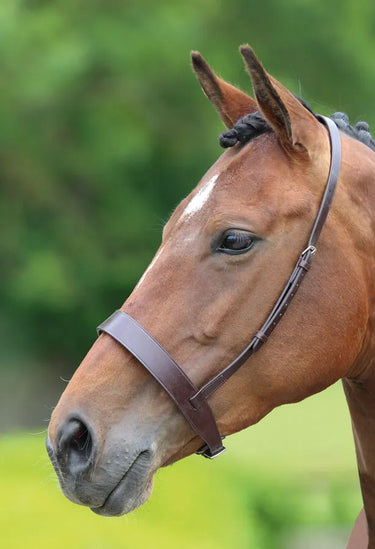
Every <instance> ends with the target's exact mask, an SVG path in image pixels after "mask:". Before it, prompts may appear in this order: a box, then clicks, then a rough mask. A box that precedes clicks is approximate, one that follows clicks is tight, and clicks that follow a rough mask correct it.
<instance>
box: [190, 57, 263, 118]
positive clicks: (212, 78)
mask: <svg viewBox="0 0 375 549" xmlns="http://www.w3.org/2000/svg"><path fill="white" fill-rule="evenodd" d="M191 60H192V64H193V70H194V72H195V74H196V75H197V78H198V80H199V83H200V85H201V86H202V89H203V91H204V93H205V94H206V95H207V97H208V99H209V100H210V101H211V103H212V104H213V105H214V107H215V109H216V110H217V112H218V113H219V115H220V117H221V119H222V120H223V122H224V124H225V125H226V126H227V128H232V127H233V126H234V124H235V123H236V122H237V120H238V119H239V118H241V117H242V116H245V114H249V113H251V112H255V111H256V110H258V106H257V104H256V102H255V101H254V99H253V98H252V97H250V96H249V95H247V94H246V93H244V92H243V91H241V90H239V89H238V88H235V87H234V86H232V85H231V84H228V83H227V82H225V80H222V79H221V78H219V77H218V76H217V75H216V74H215V73H214V72H213V70H212V69H211V68H210V67H209V65H208V64H207V63H206V61H205V60H204V59H203V57H202V56H201V54H200V53H199V52H197V51H193V52H191Z"/></svg>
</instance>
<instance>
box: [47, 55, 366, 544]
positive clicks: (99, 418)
mask: <svg viewBox="0 0 375 549" xmlns="http://www.w3.org/2000/svg"><path fill="white" fill-rule="evenodd" d="M240 52H241V54H242V57H243V60H244V62H245V67H246V69H247V71H248V73H249V74H250V77H251V80H252V85H253V91H254V97H255V99H253V98H252V97H251V96H250V95H248V94H247V93H245V92H243V91H242V90H240V89H239V88H237V87H234V86H232V85H231V84H229V83H228V82H226V81H225V80H223V79H222V78H220V77H219V76H217V75H216V74H215V72H214V71H213V70H212V69H211V68H210V66H209V65H208V64H207V62H206V61H205V60H204V58H203V57H202V56H201V55H200V54H199V53H198V52H192V66H193V69H194V72H195V74H196V76H197V78H198V81H199V83H200V85H201V87H202V89H203V91H204V93H205V95H206V96H207V97H208V99H209V100H210V101H211V103H212V104H213V106H214V107H215V108H216V110H217V112H218V114H219V116H220V118H221V119H222V121H223V122H224V124H225V125H226V127H227V131H226V132H224V133H223V134H222V136H221V138H220V139H221V143H222V145H223V146H225V147H226V150H225V152H223V154H222V155H221V156H220V157H219V158H218V160H217V161H216V162H215V163H214V164H213V165H212V166H211V167H210V168H209V170H208V171H207V173H206V174H205V175H204V176H203V178H202V180H201V181H200V183H199V184H198V186H197V187H196V188H195V189H194V190H193V191H192V192H191V194H189V196H188V197H186V198H185V199H184V200H182V202H181V203H180V204H179V205H178V206H177V208H176V209H175V211H174V212H173V213H172V215H171V217H170V219H169V221H168V222H167V223H166V225H165V227H164V229H163V237H162V242H161V245H160V248H159V250H158V251H157V253H156V255H155V257H154V259H153V260H152V262H151V264H150V266H149V267H148V268H147V270H146V271H145V273H144V274H143V276H142V277H141V279H140V280H139V282H138V284H137V285H136V287H135V288H134V290H133V292H132V293H131V295H130V296H129V297H128V298H127V299H126V301H125V303H124V304H123V305H122V307H121V308H120V310H119V311H118V312H117V313H115V315H114V316H113V317H111V318H110V319H109V321H106V322H104V323H103V324H102V325H101V326H100V329H99V334H100V335H99V337H98V339H97V340H96V341H95V343H94V344H93V346H92V347H91V349H90V350H89V352H88V353H87V355H86V357H85V358H84V359H83V361H82V363H81V364H80V366H79V368H78V369H77V370H76V372H75V374H74V375H73V377H72V379H71V381H70V382H69V384H68V385H67V387H66V389H65V391H64V392H63V394H62V396H61V398H60V400H59V402H58V404H57V406H56V408H55V409H54V411H53V413H52V417H51V421H50V424H49V428H48V436H47V440H46V446H47V451H48V454H49V456H50V459H51V461H52V463H53V466H54V468H55V471H56V473H57V476H58V478H59V482H60V485H61V489H62V491H63V493H64V494H65V495H66V497H68V498H69V499H70V500H71V501H73V502H75V503H78V504H81V505H85V506H88V507H90V508H91V509H92V511H94V512H95V513H97V514H99V515H107V516H119V515H123V514H125V513H129V512H131V511H132V510H134V509H135V508H137V507H138V506H140V505H142V504H143V503H144V502H145V501H146V500H147V499H148V497H149V496H150V494H151V491H152V484H153V476H154V474H155V472H156V471H157V470H158V469H159V468H160V467H164V466H167V465H169V464H172V463H174V462H176V461H177V460H180V459H182V458H184V457H186V456H189V455H191V454H193V453H194V452H198V453H199V452H200V453H201V454H203V455H205V456H206V457H211V458H212V457H215V456H216V455H218V454H219V453H221V451H223V449H224V448H223V445H222V440H223V438H224V437H226V436H228V435H230V434H232V433H235V432H237V431H240V430H242V429H244V428H246V427H249V426H251V425H254V424H255V423H257V422H258V421H260V420H261V419H262V418H263V417H264V416H265V415H266V414H268V413H269V412H270V411H271V410H272V409H274V408H275V407H277V406H280V405H283V404H288V403H293V402H298V401H301V400H303V399H305V398H307V397H308V396H310V395H312V394H314V393H317V392H319V391H322V390H324V389H325V388H327V387H328V386H330V385H331V384H333V383H335V382H336V381H338V380H340V379H341V380H342V383H343V388H344V392H345V395H346V398H347V402H348V405H349V410H350V413H351V418H352V425H353V433H354V439H355V446H356V454H357V462H358V471H359V478H360V485H361V490H362V496H363V503H364V510H362V511H361V513H360V515H359V518H358V520H357V522H356V525H355V527H354V530H353V532H352V535H351V538H350V541H349V545H348V547H350V548H354V547H355V548H356V549H362V548H365V547H368V548H370V549H373V548H375V457H374V452H373V448H374V447H375V373H374V372H375V369H374V367H375V365H374V358H373V357H374V347H375V317H374V314H375V307H374V303H375V301H374V300H375V288H374V281H375V239H374V230H375V213H374V212H375V185H374V178H375V155H374V152H373V150H371V149H372V148H373V146H374V141H373V140H372V138H371V135H370V134H369V132H368V126H367V125H366V123H359V124H357V126H356V127H355V128H353V127H352V126H350V124H349V123H348V120H347V119H346V117H345V115H343V114H342V113H341V114H340V113H338V114H336V115H335V117H336V118H335V117H333V119H334V122H332V120H328V119H325V118H324V117H321V116H319V115H315V114H314V113H313V111H312V110H311V109H310V108H309V107H308V105H307V104H305V103H304V102H303V101H302V100H300V99H299V98H297V97H296V96H295V95H293V94H292V93H291V92H290V91H289V90H288V89H287V88H286V87H285V86H283V85H282V84H281V83H280V82H279V81H277V80H276V79H275V78H273V77H272V76H271V75H270V74H268V73H267V72H266V71H265V69H264V68H263V66H262V64H261V63H260V61H259V60H258V58H257V57H256V55H255V53H254V52H253V50H252V49H251V48H250V47H249V46H242V47H241V48H240ZM332 126H333V127H334V129H335V131H336V134H337V135H336V134H335V131H334V129H333V128H332ZM338 128H340V131H339V130H338ZM340 155H341V164H340ZM338 172H339V173H338ZM336 183H337V189H336V192H335V195H334V198H333V192H334V191H335V186H336ZM327 189H328V190H327ZM327 193H330V198H329V200H330V202H329V203H327V202H326V200H328V199H327V197H326V194H327ZM322 196H323V198H322ZM332 198H333V200H332ZM329 207H330V211H329V214H328V210H329ZM323 210H324V212H323V213H322V211H323ZM323 214H324V215H323ZM322 216H323V217H324V219H323V218H322ZM314 220H315V223H314ZM317 224H318V225H319V232H318V234H316V232H315V233H314V231H316V225H317ZM323 225H324V226H323ZM312 227H313V228H312ZM320 231H321V234H320V235H319V233H320ZM309 235H310V239H309ZM313 236H314V238H313V239H312V237H313ZM317 239H319V240H318V242H317ZM302 250H303V251H302ZM301 251H302V252H301ZM296 260H297V263H296ZM310 267H311V268H310ZM297 271H298V272H297ZM307 271H309V272H308V274H307ZM291 273H292V275H291ZM305 274H306V275H307V276H306V278H305V279H304V280H303V281H302V278H303V276H305ZM297 279H298V280H297ZM286 284H287V285H286ZM288 284H289V286H288ZM290 284H292V285H293V284H294V285H295V286H296V287H295V288H294V287H293V288H294V289H293V288H292V290H293V291H292V290H290ZM288 288H289V289H288ZM297 289H298V292H297ZM286 291H287V292H289V293H288V295H287V298H285V295H286V294H285V292H286ZM292 294H293V295H292ZM283 296H284V297H283ZM292 297H293V301H292ZM283 299H284V301H283ZM280 300H281V301H280ZM285 300H286V301H287V303H286V306H285V307H284V305H285ZM275 302H276V305H275ZM270 311H271V312H270ZM267 315H268V317H267ZM276 317H277V318H276ZM265 319H266V322H265ZM270 319H271V320H270ZM279 321H280V322H279ZM267 322H268V324H267ZM271 324H272V325H271ZM276 324H277V326H276ZM259 326H262V328H261V329H260V330H259ZM271 332H273V333H272V336H271ZM249 340H251V344H250V345H249ZM265 343H266V344H265ZM244 349H245V351H246V352H244V351H243V350H244ZM258 349H259V352H257V353H256V356H252V355H255V351H258ZM172 357H173V358H172ZM235 357H237V358H235ZM239 357H240V358H241V360H239ZM228 363H229V364H230V366H232V365H233V364H235V368H233V367H232V369H231V368H229V367H226V368H224V367H225V365H226V364H228ZM228 368H229V370H230V372H229V370H228ZM223 372H224V374H225V373H228V372H229V373H230V375H229V374H228V375H226V374H225V375H223ZM232 374H233V375H232ZM203 443H204V445H203V447H202V444H203Z"/></svg>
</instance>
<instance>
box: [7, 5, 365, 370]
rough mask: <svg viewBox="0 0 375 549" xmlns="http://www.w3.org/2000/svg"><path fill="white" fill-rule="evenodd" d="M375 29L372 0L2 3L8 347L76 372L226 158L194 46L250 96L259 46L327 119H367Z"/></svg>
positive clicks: (279, 73) (274, 67) (269, 64)
mask: <svg viewBox="0 0 375 549" xmlns="http://www.w3.org/2000/svg"><path fill="white" fill-rule="evenodd" d="M374 25H375V8H374V6H373V5H372V4H371V3H369V2H366V1H364V0H362V1H358V0H340V2H339V1H338V0H334V1H332V2H325V3H323V2H318V1H314V0H309V1H308V0H290V1H288V2H279V1H277V0H268V1H267V2H256V1H255V0H252V1H248V0H246V1H245V0H233V1H232V2H225V3H224V2H222V1H220V0H208V1H206V2H198V1H197V0H188V1H187V2H183V3H180V2H173V1H172V0H161V1H159V2H152V1H151V0H146V1H143V2H138V3H136V2H117V1H115V0H109V1H106V2H103V1H100V0H93V1H90V2H85V1H82V0H80V1H77V0H64V1H63V0H56V1H54V2H45V1H42V0H39V1H37V0H34V1H32V0H24V1H18V2H17V1H14V0H3V1H2V2H1V5H0V66H1V69H2V77H1V85H0V121H1V135H0V163H1V172H2V176H1V189H2V200H1V202H0V218H1V220H2V226H3V231H2V236H3V238H2V239H1V242H0V270H1V275H2V278H1V280H2V284H1V289H0V291H1V301H2V310H1V316H0V326H1V328H2V330H1V332H2V334H3V338H4V339H5V340H6V342H7V346H8V347H9V348H13V349H15V350H16V351H18V350H19V349H20V348H23V349H25V350H26V352H27V353H28V354H32V355H33V356H34V357H36V358H44V359H46V358H49V359H50V358H54V357H56V356H59V357H61V356H63V355H65V358H66V359H69V360H70V359H74V361H76V360H77V359H78V357H79V356H80V355H81V354H83V352H84V350H85V349H86V348H87V346H88V342H89V341H91V340H92V337H93V335H94V327H95V326H96V324H98V322H99V321H101V320H102V319H103V318H104V317H105V316H106V315H107V314H108V313H110V312H111V311H112V310H113V309H114V308H116V307H118V306H119V305H120V304H121V303H122V301H123V300H124V299H125V298H126V296H127V295H128V294H129V292H130V291H131V289H132V287H133V286H134V284H135V282H136V281H137V279H138V277H139V276H140V274H141V273H142V271H143V270H144V268H145V267H146V265H147V263H148V262H149V261H150V259H151V257H152V255H153V253H154V252H155V250H156V248H157V246H158V242H159V240H160V229H161V226H162V224H163V221H164V220H165V219H166V218H167V217H168V215H169V213H170V212H171V210H172V209H173V207H174V206H175V205H176V203H177V202H178V201H179V200H180V199H181V198H182V197H183V196H184V195H186V193H187V192H189V191H190V190H191V189H192V188H193V187H194V186H195V185H196V183H197V182H198V180H199V179H200V176H201V175H202V173H203V172H204V171H205V169H206V168H207V167H208V166H209V165H210V164H211V163H212V161H213V160H214V159H215V157H216V156H217V155H218V154H219V152H220V151H219V148H218V146H217V141H216V135H217V133H219V132H220V131H221V129H222V127H221V124H220V122H219V121H218V119H217V117H216V115H215V113H214V111H213V109H212V107H211V106H210V105H209V104H208V102H207V101H206V100H205V98H204V97H203V96H202V94H201V92H200V90H199V88H198V85H197V83H196V82H195V78H194V76H193V75H192V74H191V70H190V67H189V58H188V53H189V50H190V49H200V50H201V51H202V53H203V54H204V55H205V56H206V57H207V58H208V59H209V61H210V62H211V63H212V64H213V66H214V67H215V68H216V69H217V70H218V72H219V73H221V74H223V75H224V76H225V77H226V78H227V79H229V80H231V81H233V82H235V83H238V84H240V85H241V86H242V87H243V88H246V89H249V88H250V83H249V80H248V77H247V75H246V74H245V72H244V71H243V68H242V62H241V60H240V57H239V55H238V53H237V47H238V45H239V44H240V43H243V42H247V41H248V42H250V43H251V44H252V45H253V46H254V47H255V49H256V50H257V52H258V53H259V55H260V57H261V58H262V59H263V61H264V63H265V65H266V66H267V68H268V69H269V70H270V71H272V72H273V73H274V74H275V75H276V76H277V77H279V78H280V79H282V80H283V81H284V82H285V83H286V84H289V85H290V86H291V88H292V89H293V90H294V91H296V92H300V89H299V88H300V87H301V91H302V93H303V95H304V97H305V98H306V99H307V100H309V101H310V102H312V104H313V106H315V107H317V108H319V110H323V111H324V112H327V110H328V111H329V110H330V108H331V106H332V107H334V108H335V109H336V110H337V109H343V110H346V111H348V112H349V113H350V114H351V115H352V116H353V118H354V119H358V118H361V117H364V118H367V119H369V120H370V122H371V117H372V116H373V108H372V106H373V105H372V103H373V97H372V96H373V89H374V84H375V65H374V63H373V59H372V55H371V52H373V51H374V49H375V48H374V46H375V44H374V41H375V38H374V36H375V35H374V33H373V29H374ZM321 105H325V107H323V108H322V107H321Z"/></svg>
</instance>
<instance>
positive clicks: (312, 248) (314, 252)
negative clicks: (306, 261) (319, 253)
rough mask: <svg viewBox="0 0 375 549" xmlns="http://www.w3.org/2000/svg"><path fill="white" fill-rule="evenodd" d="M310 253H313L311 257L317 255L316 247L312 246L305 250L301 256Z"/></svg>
mask: <svg viewBox="0 0 375 549" xmlns="http://www.w3.org/2000/svg"><path fill="white" fill-rule="evenodd" d="M309 252H310V253H311V255H315V254H316V247H315V246H313V245H312V244H310V246H307V248H306V249H305V250H303V252H302V253H301V255H306V254H308V253H309Z"/></svg>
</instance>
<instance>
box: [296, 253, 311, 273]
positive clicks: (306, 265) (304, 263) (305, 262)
mask: <svg viewBox="0 0 375 549" xmlns="http://www.w3.org/2000/svg"><path fill="white" fill-rule="evenodd" d="M311 258H312V256H310V257H309V258H308V259H305V258H304V257H303V256H302V255H301V256H300V258H299V260H298V267H301V269H303V270H304V271H308V270H309V269H310V267H311Z"/></svg>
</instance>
